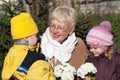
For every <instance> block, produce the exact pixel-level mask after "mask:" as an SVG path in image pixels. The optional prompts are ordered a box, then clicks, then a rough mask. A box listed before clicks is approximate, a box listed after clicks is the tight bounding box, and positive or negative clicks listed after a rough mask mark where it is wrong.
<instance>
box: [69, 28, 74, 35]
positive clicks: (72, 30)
mask: <svg viewBox="0 0 120 80" xmlns="http://www.w3.org/2000/svg"><path fill="white" fill-rule="evenodd" d="M74 30H75V27H74V26H73V27H71V28H70V32H69V35H71V34H72V33H73V32H74Z"/></svg>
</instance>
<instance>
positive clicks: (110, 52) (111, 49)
mask: <svg viewBox="0 0 120 80" xmlns="http://www.w3.org/2000/svg"><path fill="white" fill-rule="evenodd" d="M115 51H116V50H115V47H114V46H113V45H112V46H110V47H108V49H107V50H106V52H105V56H106V57H107V58H108V59H109V60H112V59H113V58H114V57H115V55H116V52H115Z"/></svg>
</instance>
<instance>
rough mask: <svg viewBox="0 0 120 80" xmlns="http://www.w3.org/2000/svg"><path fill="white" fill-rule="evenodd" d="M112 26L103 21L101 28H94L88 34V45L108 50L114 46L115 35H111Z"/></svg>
mask: <svg viewBox="0 0 120 80" xmlns="http://www.w3.org/2000/svg"><path fill="white" fill-rule="evenodd" d="M110 30H111V24H110V22H109V21H103V22H101V23H100V25H99V26H96V27H93V28H92V29H91V30H90V31H89V32H88V34H87V37H86V42H87V45H90V46H97V47H101V48H106V47H108V46H111V45H112V44H113V41H112V39H113V35H112V34H111V33H110Z"/></svg>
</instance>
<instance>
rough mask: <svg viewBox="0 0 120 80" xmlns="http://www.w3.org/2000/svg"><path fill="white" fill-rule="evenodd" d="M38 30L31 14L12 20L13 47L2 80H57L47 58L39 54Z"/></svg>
mask: <svg viewBox="0 0 120 80" xmlns="http://www.w3.org/2000/svg"><path fill="white" fill-rule="evenodd" d="M37 33H38V28H37V26H36V24H35V22H34V20H33V19H32V17H31V15H30V14H29V13H25V12H23V13H21V14H20V15H17V16H15V17H13V18H12V19H11V35H12V39H13V41H14V44H13V46H12V47H11V48H10V49H9V52H8V54H7V56H6V57H5V60H4V65H3V70H2V80H55V77H54V74H53V71H52V68H51V66H50V64H49V62H47V61H46V60H45V56H44V55H43V54H41V53H39V52H38V47H39V46H37V45H38V38H37Z"/></svg>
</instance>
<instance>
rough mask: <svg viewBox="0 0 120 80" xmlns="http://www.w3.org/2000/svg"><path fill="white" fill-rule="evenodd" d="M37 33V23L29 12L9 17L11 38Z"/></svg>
mask: <svg viewBox="0 0 120 80" xmlns="http://www.w3.org/2000/svg"><path fill="white" fill-rule="evenodd" d="M37 33H38V28H37V25H36V23H35V22H34V20H33V18H32V16H31V15H30V14H29V13H26V12H22V13H21V14H19V15H17V16H15V17H13V18H12V19H11V35H12V38H13V39H21V38H25V37H29V36H31V35H34V34H37Z"/></svg>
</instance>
